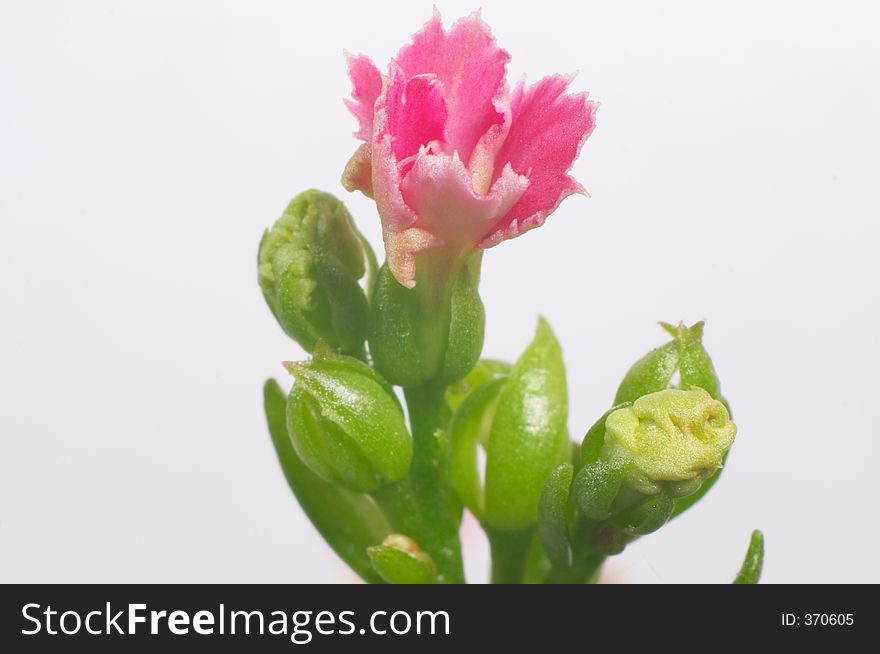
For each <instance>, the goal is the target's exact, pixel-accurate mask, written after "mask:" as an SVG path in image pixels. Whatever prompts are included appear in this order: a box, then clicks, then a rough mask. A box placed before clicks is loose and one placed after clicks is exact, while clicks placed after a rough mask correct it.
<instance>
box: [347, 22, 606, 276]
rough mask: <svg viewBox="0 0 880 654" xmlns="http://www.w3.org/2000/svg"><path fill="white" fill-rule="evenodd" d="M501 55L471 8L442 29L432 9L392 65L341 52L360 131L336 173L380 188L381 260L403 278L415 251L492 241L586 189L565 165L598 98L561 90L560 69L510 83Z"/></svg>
mask: <svg viewBox="0 0 880 654" xmlns="http://www.w3.org/2000/svg"><path fill="white" fill-rule="evenodd" d="M509 60H510V55H508V54H507V52H505V51H504V50H502V49H500V48H499V47H498V46H497V45H496V44H495V39H494V38H493V37H492V34H491V33H490V31H489V28H488V26H487V25H486V24H485V23H484V22H483V21H482V19H481V18H480V16H479V14H478V13H477V14H473V15H471V16H469V17H467V18H462V19H461V20H459V21H458V22H457V23H455V25H453V26H452V28H451V29H450V30H449V31H448V32H446V31H444V29H443V25H442V24H441V22H440V16H439V14H438V13H437V11H436V10H435V12H434V16H433V18H432V19H431V20H430V21H429V22H428V23H427V24H426V25H425V27H424V28H423V29H422V30H421V31H420V32H418V33H417V34H416V35H415V36H414V37H413V39H412V43H410V44H408V45H405V46H404V47H403V48H402V49H401V50H400V52H399V53H398V54H397V57H395V58H394V59H393V60H392V61H391V65H390V66H389V70H388V75H382V74H381V73H380V72H379V69H378V68H376V66H375V65H374V64H373V63H372V62H371V61H370V60H369V59H368V58H366V57H364V56H357V57H349V61H348V66H349V74H350V75H351V80H352V84H353V87H354V88H353V91H352V99H351V100H348V101H346V104H347V105H348V108H349V109H350V110H351V112H352V113H353V114H354V115H355V117H356V118H357V119H358V121H359V123H360V129H359V130H358V131H357V132H356V133H355V136H357V137H358V138H360V139H362V140H363V141H364V143H363V144H362V145H361V146H360V147H359V148H358V150H357V151H356V152H355V154H354V156H353V157H352V158H351V161H349V163H348V165H347V166H346V169H345V173H344V174H343V177H342V182H343V185H344V186H345V188H346V189H348V190H349V191H354V190H360V191H362V192H363V193H364V194H365V195H367V196H369V197H371V198H374V199H375V200H376V204H377V206H378V209H379V216H380V217H381V219H382V231H383V234H384V240H385V251H386V254H387V257H388V266H389V268H390V269H391V272H392V273H393V274H394V277H395V278H396V279H397V281H398V282H400V283H401V284H403V285H404V286H407V287H410V288H411V287H413V286H414V285H415V281H414V276H415V268H416V255H417V254H418V253H420V252H422V251H424V250H428V249H431V248H440V250H439V251H440V252H444V253H448V254H449V255H450V256H453V257H456V256H460V255H461V254H463V253H466V252H470V251H473V250H474V249H476V248H488V247H491V246H493V245H496V244H498V243H500V242H501V241H503V240H506V239H509V238H513V237H515V236H519V235H520V234H522V233H524V232H526V231H528V230H529V229H532V228H534V227H538V226H540V225H541V224H543V223H544V221H545V220H546V218H547V216H549V215H550V214H551V213H553V211H554V210H555V209H556V207H558V206H559V203H560V202H562V200H563V199H564V198H566V197H567V196H569V195H571V194H572V193H578V192H581V193H583V192H584V189H583V187H582V186H581V185H580V184H578V182H576V181H575V180H574V179H573V178H572V177H571V176H570V175H569V174H568V171H569V169H570V168H571V165H572V163H573V162H574V160H575V158H576V157H577V155H578V152H579V150H580V148H581V146H582V145H583V143H584V141H585V140H586V139H587V137H588V136H589V135H590V133H591V132H592V131H593V126H594V124H595V113H596V104H595V103H594V102H590V101H589V100H587V94H586V93H579V94H574V95H571V94H567V93H565V91H566V88H567V87H568V83H569V79H567V78H565V77H562V76H558V75H555V76H551V77H546V78H544V79H543V80H541V81H540V82H538V83H537V84H534V85H532V86H528V87H526V86H525V85H524V84H522V83H521V84H519V85H518V86H517V87H516V89H514V91H513V93H511V92H510V90H509V87H508V85H507V81H506V79H505V74H506V66H507V62H508V61H509Z"/></svg>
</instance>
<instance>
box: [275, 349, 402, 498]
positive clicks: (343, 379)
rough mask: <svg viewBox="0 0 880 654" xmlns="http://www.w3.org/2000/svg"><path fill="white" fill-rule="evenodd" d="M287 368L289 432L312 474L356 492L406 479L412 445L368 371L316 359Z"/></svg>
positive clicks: (388, 396)
mask: <svg viewBox="0 0 880 654" xmlns="http://www.w3.org/2000/svg"><path fill="white" fill-rule="evenodd" d="M287 367H288V370H290V372H291V374H292V375H293V376H294V378H295V380H296V381H295V383H294V386H293V389H292V390H291V392H290V396H289V397H288V402H287V427H288V431H289V432H290V438H291V439H292V441H293V444H294V448H295V449H296V451H297V454H299V456H300V457H301V458H302V459H303V461H305V463H306V465H308V466H309V468H311V470H312V471H313V472H314V473H315V474H317V475H318V476H320V477H322V478H324V479H326V480H327V481H331V482H335V483H338V484H341V485H342V486H345V487H346V488H348V489H349V490H353V491H357V492H370V491H373V490H375V489H376V488H379V487H380V486H384V485H386V484H389V483H391V482H394V481H398V480H399V479H402V478H403V477H404V476H405V475H406V473H407V472H408V471H409V466H410V463H411V462H412V441H411V439H410V436H409V432H408V431H407V429H406V425H405V423H404V419H403V412H402V411H401V408H400V405H399V404H398V402H397V399H396V398H395V397H394V395H393V393H392V391H391V389H390V387H388V386H387V385H386V384H385V383H384V381H383V380H382V379H381V378H380V377H379V376H378V375H377V374H376V373H375V372H374V371H373V370H371V369H370V368H369V366H367V365H366V364H364V363H362V362H360V361H357V360H356V359H353V358H352V357H345V356H340V355H333V354H329V353H320V354H319V355H318V356H316V357H315V358H314V359H313V360H312V361H310V362H307V363H295V364H287Z"/></svg>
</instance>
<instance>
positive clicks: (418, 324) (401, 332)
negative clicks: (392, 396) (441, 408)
mask: <svg viewBox="0 0 880 654" xmlns="http://www.w3.org/2000/svg"><path fill="white" fill-rule="evenodd" d="M479 271H480V255H479V254H475V255H472V256H471V257H470V258H468V259H467V260H465V261H462V262H459V263H458V265H457V266H456V267H455V269H454V270H452V271H451V272H449V273H448V274H437V275H436V276H431V275H429V273H427V272H426V273H424V274H417V276H416V279H417V283H416V286H415V287H414V288H406V287H404V286H402V285H401V284H400V283H398V281H397V280H396V279H395V278H394V275H392V274H391V271H390V270H389V268H388V266H387V264H386V265H383V266H382V268H380V270H379V276H378V281H377V282H376V287H375V290H374V292H373V296H372V300H371V302H370V327H369V343H370V354H371V355H372V357H373V362H374V364H375V366H376V369H377V370H378V371H379V372H380V373H381V374H382V376H383V377H385V378H386V379H387V380H388V381H389V382H391V383H392V384H396V385H398V386H403V387H404V388H414V387H418V386H422V385H425V384H428V383H432V384H443V385H446V384H451V383H452V382H455V381H458V380H459V379H461V378H462V377H464V376H465V375H466V374H467V373H468V372H470V370H471V369H472V368H473V367H474V365H475V364H476V363H477V361H478V360H479V358H480V352H481V351H482V349H483V335H484V331H485V309H484V307H483V302H482V300H481V299H480V296H479V293H478V290H477V288H478V284H479Z"/></svg>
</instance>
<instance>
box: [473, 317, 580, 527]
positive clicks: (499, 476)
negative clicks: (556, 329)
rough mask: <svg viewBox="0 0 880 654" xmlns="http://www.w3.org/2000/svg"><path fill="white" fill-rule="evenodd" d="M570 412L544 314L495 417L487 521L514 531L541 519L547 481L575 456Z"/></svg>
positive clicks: (487, 483)
mask: <svg viewBox="0 0 880 654" xmlns="http://www.w3.org/2000/svg"><path fill="white" fill-rule="evenodd" d="M567 415H568V394H567V389H566V382H565V366H564V364H563V362H562V350H561V349H560V347H559V343H558V342H557V340H556V337H555V336H554V335H553V331H552V330H551V329H550V326H549V325H548V324H547V323H546V321H544V320H543V319H541V320H539V322H538V328H537V331H536V333H535V338H534V340H533V341H532V343H531V344H530V345H529V346H528V347H527V348H526V350H525V352H523V354H522V356H520V358H519V360H518V361H517V362H516V364H515V365H514V366H513V369H512V370H511V372H510V376H509V377H508V379H507V381H506V382H505V384H504V387H503V388H502V389H501V394H500V396H499V398H498V405H497V408H496V410H495V416H494V419H493V421H492V428H491V432H490V436H489V442H488V445H487V448H486V481H485V521H486V523H487V524H488V525H490V526H492V527H494V528H495V529H499V530H510V531H513V530H518V529H525V528H526V527H529V526H531V525H534V524H535V523H536V522H537V519H538V501H539V499H540V497H541V492H542V490H543V488H544V481H545V480H546V479H547V476H548V475H549V474H550V472H551V471H552V470H553V469H554V468H555V467H556V466H557V465H559V464H560V463H563V462H565V461H567V460H569V458H570V455H571V446H570V443H569V441H568V437H567V435H566V420H567Z"/></svg>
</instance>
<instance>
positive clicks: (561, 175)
mask: <svg viewBox="0 0 880 654" xmlns="http://www.w3.org/2000/svg"><path fill="white" fill-rule="evenodd" d="M567 87H568V80H567V79H566V78H564V77H560V76H553V77H546V78H544V79H543V80H541V81H540V82H538V83H537V84H535V85H534V86H531V87H529V88H528V89H526V88H525V87H524V86H523V85H522V84H521V85H520V86H519V87H517V89H516V91H515V92H514V94H513V97H512V99H511V106H510V111H511V125H510V130H509V132H508V134H507V139H506V140H505V142H504V145H503V146H502V147H501V148H500V149H499V151H498V153H497V155H496V157H495V170H496V175H497V174H498V173H497V171H498V170H499V168H500V166H502V165H504V164H510V165H511V166H512V167H513V170H514V171H516V172H517V173H519V174H522V175H526V176H527V177H528V178H529V188H528V189H527V190H526V192H525V193H523V195H522V197H521V198H520V199H519V201H518V202H517V203H516V204H515V205H514V206H513V207H512V208H511V210H510V211H509V212H508V213H507V214H506V215H504V216H503V217H502V218H501V220H499V221H498V222H497V223H496V224H495V226H494V229H493V230H492V233H491V234H490V236H489V237H487V238H486V239H485V240H484V241H483V242H482V243H481V244H480V246H481V247H491V246H493V245H496V244H497V243H499V242H501V241H503V240H505V239H508V238H513V237H514V236H518V235H519V234H522V233H523V232H525V231H527V230H529V229H532V228H533V227H537V226H539V225H541V224H543V222H544V220H546V218H547V216H549V215H550V214H551V213H553V211H554V210H555V209H556V207H558V206H559V203H560V202H562V200H563V199H565V198H566V197H568V196H569V195H571V194H572V193H578V192H583V187H581V185H580V184H578V182H577V181H575V180H574V179H573V178H572V177H571V176H570V175H568V171H569V169H570V168H571V165H572V163H574V160H575V158H576V157H577V155H578V152H579V151H580V149H581V146H582V145H583V144H584V141H586V140H587V137H588V136H589V135H590V133H591V132H592V131H593V127H594V126H595V118H596V107H597V105H596V103H594V102H590V101H589V100H587V94H586V93H578V94H575V95H567V94H565V90H566V88H567Z"/></svg>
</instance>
